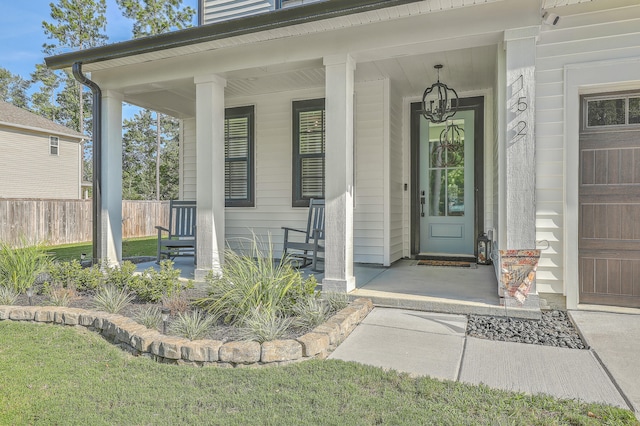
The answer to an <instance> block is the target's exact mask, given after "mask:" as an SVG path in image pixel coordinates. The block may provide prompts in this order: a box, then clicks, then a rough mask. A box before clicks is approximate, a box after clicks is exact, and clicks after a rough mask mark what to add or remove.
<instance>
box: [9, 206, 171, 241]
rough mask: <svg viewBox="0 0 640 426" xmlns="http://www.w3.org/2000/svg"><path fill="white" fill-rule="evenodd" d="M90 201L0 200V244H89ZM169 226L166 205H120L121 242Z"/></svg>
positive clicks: (148, 234) (90, 225)
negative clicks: (160, 226) (22, 239)
mask: <svg viewBox="0 0 640 426" xmlns="http://www.w3.org/2000/svg"><path fill="white" fill-rule="evenodd" d="M91 202H92V201H91V200H44V199H8V198H5V199H0V241H3V242H6V243H10V244H12V245H13V244H17V243H19V242H20V239H21V238H23V237H25V238H27V239H28V240H29V241H39V242H44V243H46V244H50V245H57V244H67V243H78V242H86V241H91V238H92V222H93V217H92V214H91V210H92V208H91V207H92V206H91ZM168 222H169V202H168V201H123V202H122V236H123V238H132V237H145V236H150V235H156V233H157V231H156V229H155V226H156V225H163V226H166V225H167V224H168Z"/></svg>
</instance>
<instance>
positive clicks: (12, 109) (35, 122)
mask: <svg viewBox="0 0 640 426" xmlns="http://www.w3.org/2000/svg"><path fill="white" fill-rule="evenodd" d="M0 125H3V126H9V127H19V128H23V129H31V130H37V131H41V132H45V133H52V134H56V135H60V136H68V137H71V138H77V139H88V137H87V136H85V135H83V134H82V133H78V132H76V131H75V130H72V129H70V128H68V127H65V126H63V125H61V124H58V123H54V122H53V121H51V120H48V119H46V118H44V117H41V116H39V115H37V114H34V113H32V112H29V111H27V110H25V109H22V108H18V107H17V106H15V105H11V104H10V103H7V102H4V101H1V100H0Z"/></svg>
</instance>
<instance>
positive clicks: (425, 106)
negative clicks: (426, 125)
mask: <svg viewBox="0 0 640 426" xmlns="http://www.w3.org/2000/svg"><path fill="white" fill-rule="evenodd" d="M434 68H435V69H436V70H437V71H438V81H437V82H436V83H433V84H432V85H431V87H427V89H426V90H425V91H424V94H423V95H422V115H423V116H424V117H425V118H426V119H427V120H429V121H431V122H432V123H444V122H445V121H447V120H448V119H450V118H451V117H453V116H454V115H455V114H456V111H457V110H458V93H456V91H455V90H454V89H452V88H450V87H449V86H447V85H446V84H444V83H440V70H441V69H442V68H443V65H441V64H438V65H435V66H434Z"/></svg>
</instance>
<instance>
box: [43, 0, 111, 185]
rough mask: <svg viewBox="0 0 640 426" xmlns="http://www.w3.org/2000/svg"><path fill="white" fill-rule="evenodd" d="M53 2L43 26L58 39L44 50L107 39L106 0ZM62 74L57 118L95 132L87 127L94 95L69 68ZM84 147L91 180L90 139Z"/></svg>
mask: <svg viewBox="0 0 640 426" xmlns="http://www.w3.org/2000/svg"><path fill="white" fill-rule="evenodd" d="M49 6H50V7H51V19H52V20H53V22H46V21H43V22H42V28H43V29H44V33H45V35H46V36H47V37H48V38H49V39H50V40H53V41H54V42H53V43H45V44H43V45H42V50H43V52H44V53H46V54H55V53H60V51H63V50H68V49H73V50H83V49H89V48H92V47H97V46H101V45H103V44H105V43H106V42H107V40H108V37H107V35H106V28H107V18H106V11H107V3H106V0H59V1H58V3H57V4H54V3H49ZM37 72H38V71H37V70H36V73H37ZM59 78H60V79H61V80H63V83H64V88H63V90H62V92H60V93H58V95H57V100H58V103H59V104H60V105H59V109H58V113H59V114H58V115H59V117H56V121H59V122H60V123H61V124H64V125H65V126H68V127H70V128H72V129H75V130H77V131H78V132H80V133H85V132H86V133H91V129H87V128H86V124H87V122H88V120H86V117H85V113H84V111H91V98H88V99H86V100H85V99H84V96H83V93H82V92H83V88H82V85H81V84H80V83H79V82H77V81H75V79H74V78H73V76H72V75H71V74H70V73H69V72H67V71H65V72H64V74H62V75H61V76H59ZM45 86H46V83H45ZM43 96H44V94H43ZM84 151H85V155H84V158H83V161H84V163H83V178H84V179H86V180H89V179H91V173H90V171H91V167H90V166H89V165H90V164H91V156H90V155H89V156H87V152H89V153H90V152H91V144H90V143H85V144H84Z"/></svg>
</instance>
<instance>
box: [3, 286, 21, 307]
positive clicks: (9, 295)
mask: <svg viewBox="0 0 640 426" xmlns="http://www.w3.org/2000/svg"><path fill="white" fill-rule="evenodd" d="M16 300H18V293H16V292H15V290H14V289H12V288H11V287H3V286H0V305H13V304H14V303H16Z"/></svg>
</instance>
